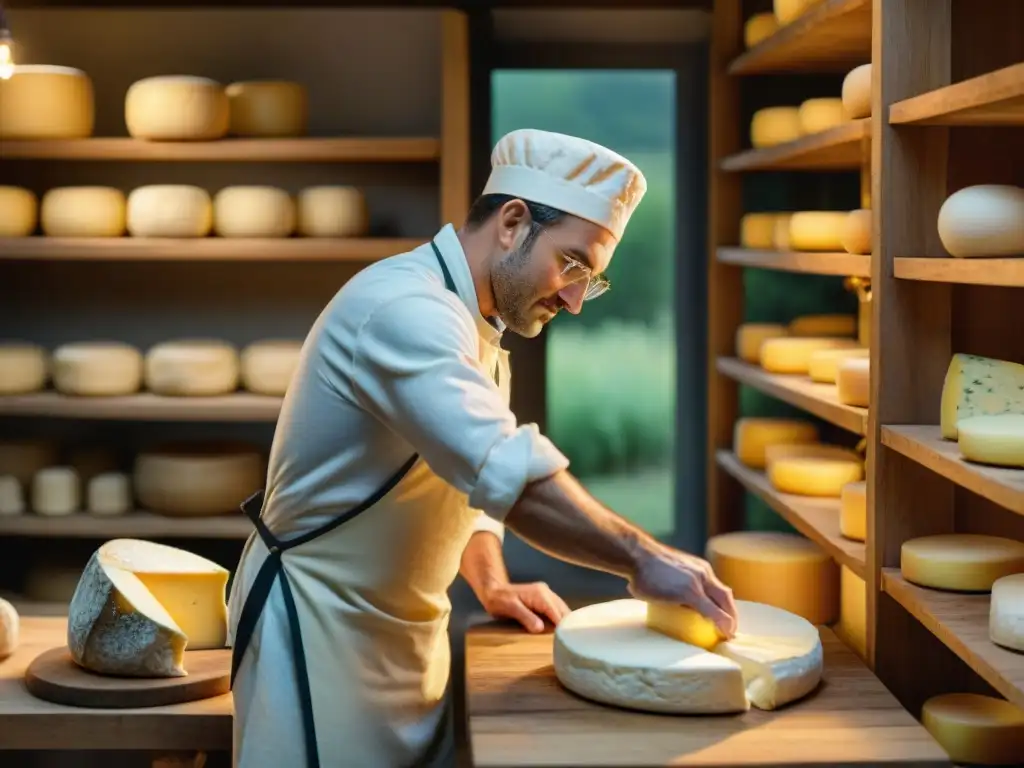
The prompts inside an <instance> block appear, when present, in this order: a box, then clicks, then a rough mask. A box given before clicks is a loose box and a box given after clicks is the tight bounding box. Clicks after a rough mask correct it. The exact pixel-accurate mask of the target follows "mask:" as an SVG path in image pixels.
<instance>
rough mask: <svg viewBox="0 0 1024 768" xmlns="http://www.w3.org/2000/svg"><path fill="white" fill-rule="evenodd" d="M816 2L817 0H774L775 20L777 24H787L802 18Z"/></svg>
mask: <svg viewBox="0 0 1024 768" xmlns="http://www.w3.org/2000/svg"><path fill="white" fill-rule="evenodd" d="M816 2H818V0H775V2H774V9H775V18H777V19H778V20H779V24H789V23H790V22H791V21H794V20H795V19H797V18H799V17H800V16H802V15H803V14H804V12H805V11H806V10H807V9H808V8H810V7H811V6H812V5H814V4H815V3H816Z"/></svg>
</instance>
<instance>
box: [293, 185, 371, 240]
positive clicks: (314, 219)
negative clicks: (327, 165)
mask: <svg viewBox="0 0 1024 768" xmlns="http://www.w3.org/2000/svg"><path fill="white" fill-rule="evenodd" d="M298 214H299V223H298V231H299V234H300V235H302V236H304V237H362V236H364V235H365V234H366V233H367V231H368V230H369V228H370V216H369V212H368V210H367V207H366V198H365V196H364V195H363V193H362V191H360V190H359V189H357V188H355V187H343V186H322V187H307V188H306V189H303V190H302V191H301V192H299V197H298Z"/></svg>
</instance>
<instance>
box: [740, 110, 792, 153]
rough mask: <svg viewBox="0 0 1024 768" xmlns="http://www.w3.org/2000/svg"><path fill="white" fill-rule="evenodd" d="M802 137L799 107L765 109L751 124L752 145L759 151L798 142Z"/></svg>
mask: <svg viewBox="0 0 1024 768" xmlns="http://www.w3.org/2000/svg"><path fill="white" fill-rule="evenodd" d="M801 135H802V130H801V127H800V109H799V107H765V108H764V109H759V110H757V112H755V113H754V117H753V118H752V119H751V122H750V144H751V146H753V147H755V148H757V149H761V148H763V147H773V146H775V145H777V144H785V143H786V142H787V141H796V140H797V139H799V138H800V136H801Z"/></svg>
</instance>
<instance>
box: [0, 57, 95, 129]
mask: <svg viewBox="0 0 1024 768" xmlns="http://www.w3.org/2000/svg"><path fill="white" fill-rule="evenodd" d="M0 104H2V105H3V108H2V109H0V139H84V138H87V137H89V136H92V131H93V125H94V122H95V118H96V107H95V104H94V96H93V86H92V80H91V79H90V78H89V76H88V75H87V74H86V73H85V72H83V71H82V70H80V69H74V68H72V67H55V66H50V65H47V64H23V65H22V66H20V67H15V68H14V74H13V75H12V76H11V77H10V79H8V80H3V79H0Z"/></svg>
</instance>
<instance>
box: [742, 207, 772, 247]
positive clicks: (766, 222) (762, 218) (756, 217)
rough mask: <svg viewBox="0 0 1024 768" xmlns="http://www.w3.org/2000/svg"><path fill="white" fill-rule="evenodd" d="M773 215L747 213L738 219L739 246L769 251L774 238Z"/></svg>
mask: <svg viewBox="0 0 1024 768" xmlns="http://www.w3.org/2000/svg"><path fill="white" fill-rule="evenodd" d="M775 219H776V215H775V214H774V213H747V214H744V216H743V218H741V219H740V245H742V246H743V247H744V248H757V249H761V250H770V249H771V247H772V243H773V238H774V236H775Z"/></svg>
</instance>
